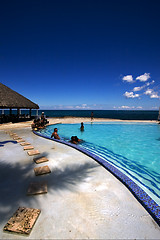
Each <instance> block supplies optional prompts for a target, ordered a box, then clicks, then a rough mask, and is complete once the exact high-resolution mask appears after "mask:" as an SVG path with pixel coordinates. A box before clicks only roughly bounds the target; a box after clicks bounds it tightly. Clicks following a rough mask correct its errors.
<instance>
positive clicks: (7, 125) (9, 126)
mask: <svg viewBox="0 0 160 240" xmlns="http://www.w3.org/2000/svg"><path fill="white" fill-rule="evenodd" d="M48 121H49V124H55V123H80V122H91V119H90V118H87V117H86V118H81V117H62V118H48ZM106 121H107V122H126V123H127V122H145V123H156V122H157V121H154V120H153V121H145V120H143V121H141V120H139V121H138V120H118V119H108V118H94V120H93V122H106ZM31 123H32V121H27V122H20V123H5V124H0V130H1V129H4V130H5V129H12V128H14V129H15V128H26V127H30V126H31Z"/></svg>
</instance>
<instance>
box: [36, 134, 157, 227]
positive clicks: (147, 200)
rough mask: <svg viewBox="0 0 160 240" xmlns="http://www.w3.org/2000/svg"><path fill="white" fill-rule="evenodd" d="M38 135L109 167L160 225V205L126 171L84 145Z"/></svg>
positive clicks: (106, 167)
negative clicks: (83, 146) (122, 170)
mask: <svg viewBox="0 0 160 240" xmlns="http://www.w3.org/2000/svg"><path fill="white" fill-rule="evenodd" d="M33 133H35V134H36V135H38V136H40V137H43V138H46V139H49V140H52V141H55V142H58V143H62V144H65V145H67V146H69V147H72V148H75V149H76V150H78V151H80V152H82V153H84V154H86V155H87V156H89V157H91V158H92V159H94V160H95V161H96V162H98V163H99V164H100V165H102V166H103V167H104V168H105V169H107V170H108V171H109V172H110V173H112V174H113V175H114V176H115V177H116V178H117V179H119V180H120V181H121V182H122V183H123V184H124V185H125V186H126V187H127V188H128V189H129V190H130V192H131V193H132V194H133V195H134V196H135V198H136V199H137V200H138V201H139V202H140V203H141V205H142V206H143V207H144V208H145V209H146V210H147V211H148V213H149V214H150V215H151V216H152V217H153V219H154V220H155V221H156V222H157V224H158V225H159V226H160V206H159V205H158V204H157V203H156V202H155V201H154V200H153V199H152V198H151V197H150V196H149V195H148V194H147V193H146V192H145V191H144V190H143V189H142V188H140V187H139V186H138V185H137V184H136V183H135V182H134V181H133V180H131V179H130V178H129V177H128V176H126V175H125V174H124V173H122V172H121V171H120V170H118V169H117V168H116V167H114V166H113V165H111V164H110V163H108V162H106V161H104V160H103V159H102V158H100V157H98V156H96V155H95V154H93V153H91V152H89V151H88V150H86V149H83V148H82V147H80V146H78V145H75V144H72V143H69V142H66V141H63V140H58V139H53V138H51V137H48V136H45V135H43V134H41V133H39V132H36V131H33Z"/></svg>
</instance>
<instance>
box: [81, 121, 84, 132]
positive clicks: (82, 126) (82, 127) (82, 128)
mask: <svg viewBox="0 0 160 240" xmlns="http://www.w3.org/2000/svg"><path fill="white" fill-rule="evenodd" d="M80 130H81V131H84V125H83V122H81V127H80Z"/></svg>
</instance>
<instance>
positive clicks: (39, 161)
mask: <svg viewBox="0 0 160 240" xmlns="http://www.w3.org/2000/svg"><path fill="white" fill-rule="evenodd" d="M33 160H34V162H35V163H37V164H38V163H43V162H48V161H49V160H48V159H47V158H46V157H41V158H36V159H33Z"/></svg>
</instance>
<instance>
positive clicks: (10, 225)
mask: <svg viewBox="0 0 160 240" xmlns="http://www.w3.org/2000/svg"><path fill="white" fill-rule="evenodd" d="M40 212H41V210H39V209H34V208H25V207H19V208H18V209H17V211H16V212H15V213H14V214H13V216H12V217H11V218H10V219H9V221H8V222H7V224H6V225H5V226H4V228H3V230H4V231H8V232H13V233H21V234H29V233H30V232H31V230H32V228H33V226H34V224H35V222H36V220H37V218H38V216H39V214H40Z"/></svg>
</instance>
